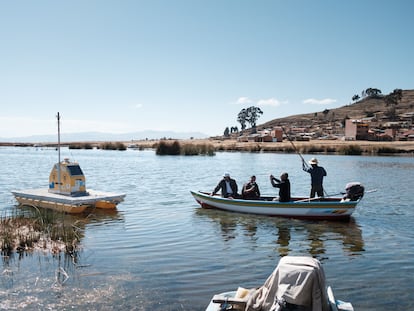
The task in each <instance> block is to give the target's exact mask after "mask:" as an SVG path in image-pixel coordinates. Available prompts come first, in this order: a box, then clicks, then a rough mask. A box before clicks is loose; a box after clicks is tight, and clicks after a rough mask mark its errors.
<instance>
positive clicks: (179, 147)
mask: <svg viewBox="0 0 414 311" xmlns="http://www.w3.org/2000/svg"><path fill="white" fill-rule="evenodd" d="M155 153H156V154H157V155H187V156H191V155H209V156H213V155H215V150H214V147H213V146H212V145H211V144H193V143H189V144H181V143H180V142H179V141H177V140H174V141H172V142H171V141H166V140H161V141H160V142H159V143H158V144H157V145H156V150H155Z"/></svg>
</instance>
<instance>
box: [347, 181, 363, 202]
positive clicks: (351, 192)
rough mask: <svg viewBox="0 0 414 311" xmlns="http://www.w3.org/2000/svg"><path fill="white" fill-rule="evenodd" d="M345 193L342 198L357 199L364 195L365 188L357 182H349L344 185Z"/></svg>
mask: <svg viewBox="0 0 414 311" xmlns="http://www.w3.org/2000/svg"><path fill="white" fill-rule="evenodd" d="M345 191H346V195H345V196H344V199H349V200H350V201H358V200H359V199H362V197H363V196H364V191H365V188H364V186H363V185H361V183H359V182H351V183H348V184H346V186H345Z"/></svg>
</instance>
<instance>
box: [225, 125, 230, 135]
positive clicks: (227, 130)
mask: <svg viewBox="0 0 414 311" xmlns="http://www.w3.org/2000/svg"><path fill="white" fill-rule="evenodd" d="M229 136H230V130H229V127H226V129H225V130H224V137H229Z"/></svg>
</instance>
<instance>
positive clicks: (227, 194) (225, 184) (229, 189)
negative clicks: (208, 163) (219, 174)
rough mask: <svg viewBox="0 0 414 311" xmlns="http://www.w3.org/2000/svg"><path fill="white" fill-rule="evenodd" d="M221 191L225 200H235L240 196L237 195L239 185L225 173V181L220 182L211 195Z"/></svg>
mask: <svg viewBox="0 0 414 311" xmlns="http://www.w3.org/2000/svg"><path fill="white" fill-rule="evenodd" d="M219 190H221V196H222V197H223V198H235V197H238V196H239V195H238V194H237V191H238V187H237V183H236V181H235V180H234V179H233V178H231V177H230V174H229V173H225V174H224V175H223V179H222V180H220V182H219V183H218V185H217V186H216V188H214V191H213V192H212V193H211V195H215V194H216V193H217V192H218V191H219Z"/></svg>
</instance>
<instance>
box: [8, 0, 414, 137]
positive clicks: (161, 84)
mask: <svg viewBox="0 0 414 311" xmlns="http://www.w3.org/2000/svg"><path fill="white" fill-rule="evenodd" d="M412 12H414V2H412V1H402V0H396V1H376V0H362V1H361V0H348V1H334V0H329V1H328V0H326V1H325V0H321V1H317V0H315V1H311V0H301V1H300V0H290V1H286V0H283V1H282V0H273V1H266V0H258V1H246V0H208V1H207V0H206V1H200V0H164V1H160V0H148V1H147V0H145V1H144V0H142V1H141V0H134V1H128V0H122V1H115V0H113V1H105V0H99V1H94V0H87V1H84V0H82V1H76V0H74V1H73V0H72V1H42V0H39V1H24V0H23V1H6V0H0V42H1V49H0V103H1V107H2V112H1V114H0V137H19V136H27V135H37V134H54V133H56V119H55V115H56V113H57V112H58V111H59V112H60V114H61V115H62V132H66V133H70V132H83V131H99V132H110V133H125V132H132V131H141V130H172V131H178V132H187V131H199V132H203V133H205V134H208V135H217V134H222V133H223V131H224V129H225V127H226V126H236V125H237V126H239V127H240V124H238V123H237V114H238V113H239V111H240V110H241V109H243V108H247V107H250V106H257V107H260V108H261V109H262V110H263V112H264V113H263V115H262V116H261V117H260V119H259V120H258V124H261V123H263V122H265V121H268V120H272V119H275V118H279V117H284V116H288V115H293V114H299V113H307V112H317V111H323V110H324V109H331V108H336V107H340V106H343V105H346V104H348V103H350V102H351V98H352V96H353V95H355V94H361V91H362V90H364V89H366V88H368V87H374V88H378V89H380V90H381V91H382V93H384V94H387V93H389V92H391V91H392V90H394V89H395V88H401V89H413V88H414V87H413V86H414V84H413V79H414V61H413V57H414V40H413V36H412V30H413V29H414V19H413V18H412Z"/></svg>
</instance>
